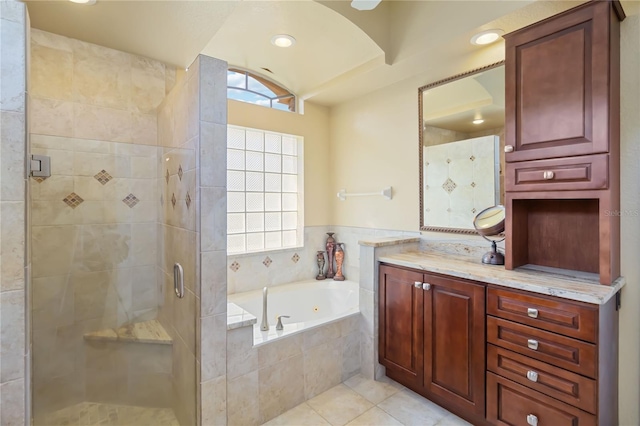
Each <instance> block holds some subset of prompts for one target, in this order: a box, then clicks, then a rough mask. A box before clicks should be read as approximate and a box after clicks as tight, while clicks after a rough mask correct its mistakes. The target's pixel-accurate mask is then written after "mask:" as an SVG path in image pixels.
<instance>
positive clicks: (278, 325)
mask: <svg viewBox="0 0 640 426" xmlns="http://www.w3.org/2000/svg"><path fill="white" fill-rule="evenodd" d="M282 318H291V317H290V316H289V315H278V324H276V330H284V326H283V325H282Z"/></svg>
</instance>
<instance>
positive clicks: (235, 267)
mask: <svg viewBox="0 0 640 426" xmlns="http://www.w3.org/2000/svg"><path fill="white" fill-rule="evenodd" d="M229 269H231V270H232V271H233V272H238V269H240V264H239V263H238V262H237V261H235V260H234V261H233V263H232V264H231V266H229Z"/></svg>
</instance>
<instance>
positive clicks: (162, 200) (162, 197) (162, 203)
mask: <svg viewBox="0 0 640 426" xmlns="http://www.w3.org/2000/svg"><path fill="white" fill-rule="evenodd" d="M160 205H161V206H164V195H161V196H160Z"/></svg>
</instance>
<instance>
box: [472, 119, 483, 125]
mask: <svg viewBox="0 0 640 426" xmlns="http://www.w3.org/2000/svg"><path fill="white" fill-rule="evenodd" d="M472 123H473V124H482V123H484V120H483V119H482V118H476V119H475V120H473V121H472Z"/></svg>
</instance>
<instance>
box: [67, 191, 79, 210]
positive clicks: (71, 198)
mask: <svg viewBox="0 0 640 426" xmlns="http://www.w3.org/2000/svg"><path fill="white" fill-rule="evenodd" d="M62 201H64V202H65V203H67V205H68V206H69V207H71V208H72V209H75V208H76V207H78V206H79V205H80V204H82V202H83V201H84V200H83V199H82V197H81V196H79V195H78V194H76V193H75V192H72V193H71V194H69V195H67V196H66V197H65V198H64V199H63V200H62Z"/></svg>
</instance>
